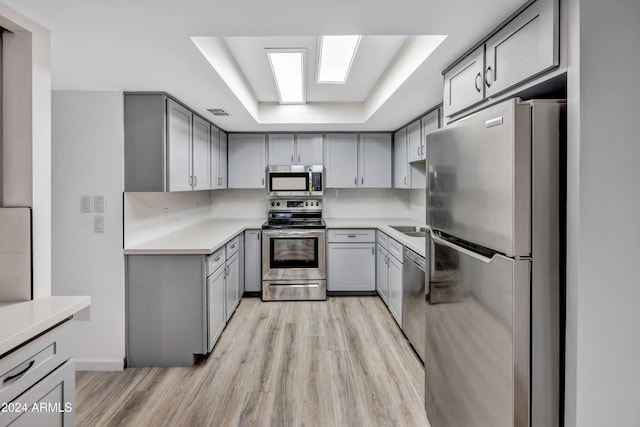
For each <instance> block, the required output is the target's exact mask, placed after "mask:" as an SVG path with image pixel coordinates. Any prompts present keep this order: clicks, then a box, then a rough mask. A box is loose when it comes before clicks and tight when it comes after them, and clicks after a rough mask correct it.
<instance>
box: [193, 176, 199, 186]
mask: <svg viewBox="0 0 640 427" xmlns="http://www.w3.org/2000/svg"><path fill="white" fill-rule="evenodd" d="M193 179H194V181H195V182H194V183H193V186H194V187H197V186H198V177H197V176H195V175H194V176H193Z"/></svg>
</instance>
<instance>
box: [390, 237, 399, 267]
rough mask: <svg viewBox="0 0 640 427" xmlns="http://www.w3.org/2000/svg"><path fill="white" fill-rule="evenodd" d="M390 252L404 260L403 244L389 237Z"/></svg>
mask: <svg viewBox="0 0 640 427" xmlns="http://www.w3.org/2000/svg"><path fill="white" fill-rule="evenodd" d="M389 253H390V254H391V255H393V256H394V257H395V259H397V260H398V261H400V262H402V245H401V244H400V243H398V242H397V241H396V240H393V239H389Z"/></svg>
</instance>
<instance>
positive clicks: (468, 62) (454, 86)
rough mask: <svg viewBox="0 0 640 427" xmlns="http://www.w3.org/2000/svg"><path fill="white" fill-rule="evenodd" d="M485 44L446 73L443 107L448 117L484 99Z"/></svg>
mask: <svg viewBox="0 0 640 427" xmlns="http://www.w3.org/2000/svg"><path fill="white" fill-rule="evenodd" d="M483 69H484V45H482V46H480V47H478V48H477V49H476V50H474V51H473V52H472V53H471V54H469V56H467V57H466V58H464V59H463V60H462V61H461V62H460V63H458V64H457V65H456V66H455V67H453V68H452V69H451V70H449V71H448V72H447V73H445V75H444V94H443V108H444V115H445V116H446V117H449V116H452V115H454V114H455V113H457V112H459V111H462V110H464V109H466V108H469V107H472V106H474V105H476V104H478V103H480V102H482V101H483V100H484V83H483Z"/></svg>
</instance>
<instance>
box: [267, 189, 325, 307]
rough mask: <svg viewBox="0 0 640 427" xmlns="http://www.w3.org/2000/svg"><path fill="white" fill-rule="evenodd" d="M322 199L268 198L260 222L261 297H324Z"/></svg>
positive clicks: (273, 298) (281, 298) (276, 298)
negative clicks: (267, 210)
mask: <svg viewBox="0 0 640 427" xmlns="http://www.w3.org/2000/svg"><path fill="white" fill-rule="evenodd" d="M325 235H326V225H325V223H324V221H323V219H322V199H318V198H312V199H302V198H300V199H271V200H269V212H268V219H267V222H265V223H264V224H263V225H262V237H263V238H262V300H263V301H282V300H325V299H327V281H326V268H325V250H326V249H325V243H326V238H325Z"/></svg>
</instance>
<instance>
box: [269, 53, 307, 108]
mask: <svg viewBox="0 0 640 427" xmlns="http://www.w3.org/2000/svg"><path fill="white" fill-rule="evenodd" d="M264 51H265V53H266V54H267V59H268V60H269V66H270V67H271V72H272V73H273V79H274V81H275V83H276V88H277V90H278V97H279V98H280V104H305V103H306V101H307V97H306V92H307V90H306V78H305V76H306V74H307V73H306V68H305V54H306V49H265V50H264Z"/></svg>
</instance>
